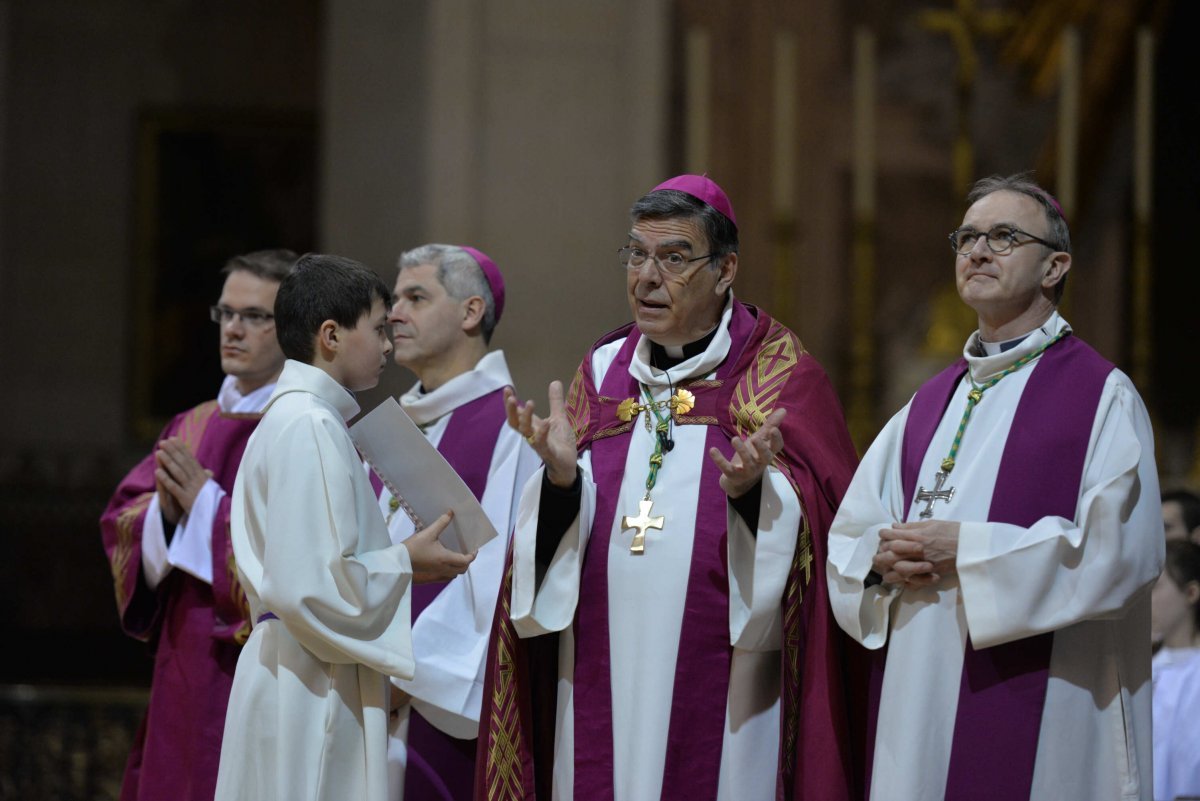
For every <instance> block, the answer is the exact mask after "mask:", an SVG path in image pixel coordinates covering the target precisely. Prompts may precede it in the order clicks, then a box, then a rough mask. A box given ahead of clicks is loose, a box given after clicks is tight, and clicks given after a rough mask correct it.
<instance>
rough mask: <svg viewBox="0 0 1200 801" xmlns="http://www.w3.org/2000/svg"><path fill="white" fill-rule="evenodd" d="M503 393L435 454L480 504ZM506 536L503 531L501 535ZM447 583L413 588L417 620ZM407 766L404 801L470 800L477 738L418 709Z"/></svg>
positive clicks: (457, 417)
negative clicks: (445, 728) (449, 730)
mask: <svg viewBox="0 0 1200 801" xmlns="http://www.w3.org/2000/svg"><path fill="white" fill-rule="evenodd" d="M506 423H507V421H506V417H505V411H504V390H503V389H497V390H494V391H493V392H489V393H488V394H486V395H483V396H482V397H479V398H476V399H475V400H473V401H470V402H469V403H465V404H463V405H462V406H459V407H458V408H456V409H455V410H454V411H453V412H452V413H451V415H450V422H448V423H447V424H446V430H445V431H444V432H442V438H441V440H439V441H438V446H437V450H438V453H440V454H441V455H442V456H443V457H444V458H445V460H446V461H447V462H449V463H450V466H451V467H453V468H454V472H456V473H458V475H459V477H460V478H462V480H463V483H465V484H466V485H467V488H468V489H470V490H471V493H472V494H473V495H474V496H475V498H476V499H477V500H480V501H482V500H483V492H484V490H485V489H486V488H487V481H488V471H489V470H490V469H491V466H492V455H493V454H494V453H495V451H496V442H497V440H498V439H499V438H500V429H502V428H503V427H504V426H505V425H506ZM371 483H372V485H373V486H375V485H377V484H378V486H376V492H377V493H379V492H382V483H381V482H379V478H378V477H377V476H376V475H375V473H374V471H372V472H371ZM505 533H506V532H501V535H503V534H505ZM447 584H449V582H448V581H439V582H433V583H430V584H415V585H413V590H412V615H413V620H414V621H416V619H417V617H418V616H419V615H420V614H421V612H423V611H424V610H425V608H426V607H428V606H429V604H431V603H433V599H434V598H436V597H437V596H438V594H439V593H440V592H441V591H442V589H443V588H445V587H446V585H447ZM407 749H408V765H407V767H406V769H405V772H404V798H405V801H426V799H436V800H437V801H470V799H471V797H472V793H473V789H474V788H473V782H474V779H475V739H474V738H472V739H470V740H460V739H458V738H457V737H451V736H450V735H448V734H445V733H444V732H442V731H441V730H439V729H438V728H436V727H435V726H433V725H432V724H431V723H430V722H429V721H427V720H426V719H425V718H424V717H423V716H422V715H421V713H420V712H418V711H417V710H416V709H415V708H410V709H409V716H408V740H407Z"/></svg>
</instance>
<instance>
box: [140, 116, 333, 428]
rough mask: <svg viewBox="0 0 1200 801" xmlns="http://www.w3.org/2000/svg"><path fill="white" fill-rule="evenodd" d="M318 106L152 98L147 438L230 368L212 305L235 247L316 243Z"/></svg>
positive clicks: (143, 368)
mask: <svg viewBox="0 0 1200 801" xmlns="http://www.w3.org/2000/svg"><path fill="white" fill-rule="evenodd" d="M316 193H317V125H316V118H315V115H313V114H312V113H309V112H291V111H270V112H262V111H241V110H208V109H148V110H145V111H143V112H142V113H141V114H139V117H138V122H137V190H136V198H137V199H136V205H135V214H136V220H135V224H134V232H135V238H136V242H135V247H134V263H133V280H132V282H131V292H132V294H133V299H132V300H133V303H132V308H133V310H134V325H133V326H132V329H133V330H132V337H133V343H132V351H133V359H132V380H131V398H130V401H131V402H130V404H129V408H130V409H131V412H132V419H131V428H132V432H133V435H134V437H135V438H136V439H137V440H138V441H139V442H149V441H152V440H153V439H154V438H155V437H156V436H157V435H158V433H159V432H160V431H161V430H162V427H163V426H164V425H165V424H166V422H167V421H168V420H169V419H170V418H171V416H173V415H175V414H178V413H179V412H181V411H183V410H185V409H188V408H190V407H192V406H194V405H196V404H197V403H200V402H202V401H204V400H207V399H210V398H213V397H214V396H215V394H216V391H217V389H218V387H219V386H220V381H221V378H222V373H221V369H220V358H219V354H218V348H217V343H218V330H217V327H216V326H215V325H214V324H213V323H212V322H211V320H209V317H208V307H209V306H210V305H212V304H214V303H216V301H217V298H218V297H219V295H220V292H221V285H222V280H223V279H222V277H221V276H220V270H221V268H222V266H224V264H225V262H226V261H227V260H228V259H229V258H230V257H231V256H234V255H236V254H239V253H246V252H250V251H254V250H260V249H263V248H277V247H285V248H290V249H292V250H294V251H296V252H297V253H304V252H306V251H309V250H312V249H313V243H314V240H315V238H316V237H315V230H316V197H317V195H316Z"/></svg>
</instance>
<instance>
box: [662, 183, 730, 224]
mask: <svg viewBox="0 0 1200 801" xmlns="http://www.w3.org/2000/svg"><path fill="white" fill-rule="evenodd" d="M662 189H674V190H675V191H676V192H683V193H684V194H688V195H691V196H692V197H694V198H696V200H699V201H700V202H702V203H707V204H708V205H710V206H712V207H713V208H714V209H716V210H717V211H719V212H721V213H722V214H723V215H725V217H727V218H728V219H729V221H730V222H731V223H733V227H734V228H737V217H735V216H734V215H733V204H732V203H730V202H729V196H728V195H726V194H725V190H723V189H721V187H719V186H717V182H716V181H714V180H713V179H711V178H709V177H708V176H707V175H676V176H675V177H674V178H671V179H669V180H666V181H663V182H662V183H661V184H659V185H658V186H656V187H654V188H653V189H651V190H650V191H651V192H658V191H659V190H662Z"/></svg>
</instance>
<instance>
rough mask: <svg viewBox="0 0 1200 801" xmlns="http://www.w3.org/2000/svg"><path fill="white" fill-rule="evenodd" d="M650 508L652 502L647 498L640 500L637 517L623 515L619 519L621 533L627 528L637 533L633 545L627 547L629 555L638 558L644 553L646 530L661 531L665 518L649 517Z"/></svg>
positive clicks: (660, 516) (652, 504)
mask: <svg viewBox="0 0 1200 801" xmlns="http://www.w3.org/2000/svg"><path fill="white" fill-rule="evenodd" d="M652 506H654V501H652V500H650V499H649V498H642V500H641V501H639V502H638V509H639V511H638V515H637V517H630V516H629V515H625V516H623V517H622V518H621V530H622V531H623V530H625V529H627V528H636V529H637V533H636V534H634V535H633V543H632V544H631V545H630V546H629V552H630V553H631V554H636V555H639V556H640V555H641V554H644V553H645V552H646V529H648V528H656V529H658V530H659V531H662V527H663V522H664V521H665V520H666V518H665V517H663V516H662V515H659V516H658V517H651V516H650V507H652Z"/></svg>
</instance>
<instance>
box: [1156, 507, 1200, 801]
mask: <svg viewBox="0 0 1200 801" xmlns="http://www.w3.org/2000/svg"><path fill="white" fill-rule="evenodd" d="M1164 506H1165V504H1164ZM1150 618H1151V631H1152V636H1153V637H1154V647H1155V648H1156V649H1157V652H1156V653H1155V654H1154V663H1153V666H1154V798H1155V799H1156V800H1157V801H1173V800H1174V799H1178V798H1196V797H1200V723H1198V721H1200V545H1197V544H1196V543H1194V542H1187V541H1184V540H1175V541H1171V542H1168V543H1167V563H1166V568H1165V569H1164V570H1163V573H1162V575H1161V576H1160V577H1159V579H1158V582H1157V583H1156V584H1155V585H1154V590H1153V592H1152V593H1151V613H1150Z"/></svg>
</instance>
